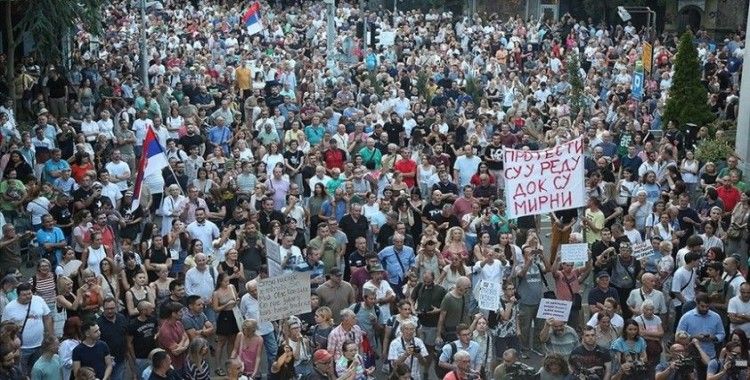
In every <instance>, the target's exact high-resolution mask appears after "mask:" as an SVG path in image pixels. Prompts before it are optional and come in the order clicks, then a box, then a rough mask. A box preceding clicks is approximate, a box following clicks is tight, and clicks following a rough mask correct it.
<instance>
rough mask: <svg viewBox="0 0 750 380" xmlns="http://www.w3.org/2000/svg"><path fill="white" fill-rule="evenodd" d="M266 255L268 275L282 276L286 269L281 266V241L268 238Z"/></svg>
mask: <svg viewBox="0 0 750 380" xmlns="http://www.w3.org/2000/svg"><path fill="white" fill-rule="evenodd" d="M266 257H267V258H268V277H276V276H281V275H282V274H283V273H284V269H283V268H282V267H281V262H282V257H281V247H280V246H279V243H277V242H275V241H273V240H271V239H269V238H266Z"/></svg>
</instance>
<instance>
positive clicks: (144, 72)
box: [141, 0, 148, 89]
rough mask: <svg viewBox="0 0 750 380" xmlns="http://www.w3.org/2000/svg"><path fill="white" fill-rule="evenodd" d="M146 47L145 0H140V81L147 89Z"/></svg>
mask: <svg viewBox="0 0 750 380" xmlns="http://www.w3.org/2000/svg"><path fill="white" fill-rule="evenodd" d="M147 50H148V49H147V48H146V0H141V82H142V84H143V88H145V89H148V59H147V58H146V56H147V55H148V53H147Z"/></svg>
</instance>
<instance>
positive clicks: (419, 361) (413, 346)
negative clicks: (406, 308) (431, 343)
mask: <svg viewBox="0 0 750 380" xmlns="http://www.w3.org/2000/svg"><path fill="white" fill-rule="evenodd" d="M416 331H417V326H416V325H415V324H414V322H412V321H404V322H403V323H401V337H400V338H397V339H393V340H392V341H391V344H390V345H389V347H388V361H390V362H391V367H392V368H394V367H396V366H397V365H399V364H406V365H407V366H408V367H409V369H411V378H412V379H414V380H422V379H423V377H422V372H423V371H422V367H423V366H424V365H426V364H427V356H428V355H429V354H430V353H429V351H427V347H426V346H425V345H424V342H422V339H419V338H417V337H415V336H414V335H415V333H416ZM425 380H426V378H425Z"/></svg>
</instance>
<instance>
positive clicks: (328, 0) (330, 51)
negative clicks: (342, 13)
mask: <svg viewBox="0 0 750 380" xmlns="http://www.w3.org/2000/svg"><path fill="white" fill-rule="evenodd" d="M323 2H324V3H325V4H326V24H327V25H326V26H327V29H326V63H327V65H328V67H329V68H332V67H333V66H334V65H335V64H336V58H335V57H334V46H333V41H334V36H335V34H336V24H335V22H336V21H335V20H334V17H335V16H336V0H324V1H323Z"/></svg>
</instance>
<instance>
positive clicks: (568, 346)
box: [539, 318, 580, 357]
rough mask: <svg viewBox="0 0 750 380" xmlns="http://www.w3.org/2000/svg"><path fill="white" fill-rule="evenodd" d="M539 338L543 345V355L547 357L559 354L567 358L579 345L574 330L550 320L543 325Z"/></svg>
mask: <svg viewBox="0 0 750 380" xmlns="http://www.w3.org/2000/svg"><path fill="white" fill-rule="evenodd" d="M539 338H540V339H541V341H542V343H543V344H544V353H545V354H547V355H550V354H559V355H562V356H564V357H567V356H568V355H570V353H571V352H573V349H574V348H575V347H576V346H578V344H579V343H580V341H579V340H578V334H577V333H576V330H575V329H574V328H572V327H570V326H568V325H567V324H566V323H565V322H563V321H557V320H555V319H552V318H550V319H548V320H547V321H546V322H545V323H544V328H543V329H542V332H541V333H540V335H539Z"/></svg>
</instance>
